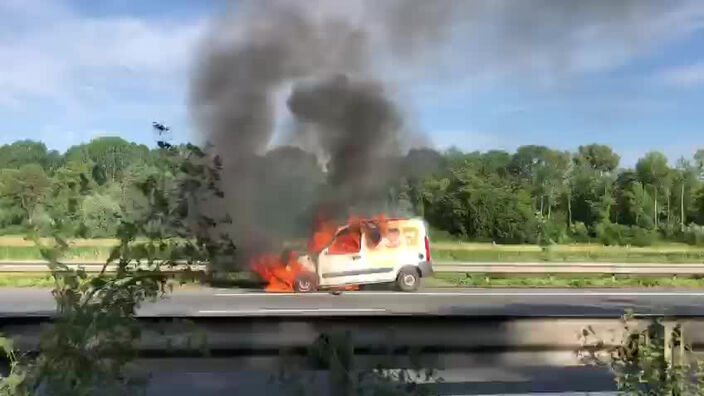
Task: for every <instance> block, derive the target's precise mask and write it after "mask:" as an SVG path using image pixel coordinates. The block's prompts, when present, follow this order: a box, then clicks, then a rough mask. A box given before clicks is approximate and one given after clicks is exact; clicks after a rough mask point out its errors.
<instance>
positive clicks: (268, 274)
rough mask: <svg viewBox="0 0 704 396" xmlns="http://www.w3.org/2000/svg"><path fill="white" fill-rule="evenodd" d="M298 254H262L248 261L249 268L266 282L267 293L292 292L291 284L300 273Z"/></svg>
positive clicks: (292, 252)
mask: <svg viewBox="0 0 704 396" xmlns="http://www.w3.org/2000/svg"><path fill="white" fill-rule="evenodd" d="M297 258H298V253H297V252H294V251H291V252H284V253H283V254H281V255H277V254H273V253H264V254H260V255H257V256H255V257H253V258H252V260H251V261H250V268H252V270H253V271H254V272H256V273H257V274H259V276H261V277H262V279H264V280H265V281H266V282H267V286H266V289H265V290H266V291H267V292H288V291H293V282H294V281H295V280H296V276H297V275H298V274H299V273H300V272H301V271H302V268H301V265H300V264H299V263H298V260H297Z"/></svg>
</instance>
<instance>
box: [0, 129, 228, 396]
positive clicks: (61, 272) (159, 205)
mask: <svg viewBox="0 0 704 396" xmlns="http://www.w3.org/2000/svg"><path fill="white" fill-rule="evenodd" d="M155 129H157V130H159V128H157V127H156V126H155ZM159 147H160V155H161V161H160V168H159V172H157V173H155V174H151V175H148V176H147V177H145V178H144V179H143V180H140V181H138V182H136V187H137V188H138V189H139V191H140V192H141V193H142V195H143V197H144V198H143V200H142V201H141V204H140V205H138V206H136V207H133V208H130V211H131V212H132V213H137V214H138V215H135V216H132V217H131V218H130V219H129V220H128V219H124V218H123V219H122V220H121V222H120V225H119V227H118V236H119V245H117V246H116V247H115V248H114V249H113V251H112V252H111V254H110V257H109V258H108V260H107V261H106V263H105V266H104V267H103V270H102V271H101V272H100V274H99V275H98V276H95V277H88V275H87V274H86V272H85V271H83V270H82V269H77V270H74V269H71V268H70V267H68V266H67V265H65V264H64V263H62V262H61V260H60V257H61V255H62V253H63V252H64V251H65V250H66V249H68V247H69V246H68V243H67V242H66V239H65V238H64V231H65V228H64V227H63V225H62V223H61V221H60V220H59V219H56V220H55V221H54V222H53V225H54V227H53V236H54V240H55V245H54V246H43V245H42V244H41V241H40V239H39V238H38V235H37V234H34V235H32V236H31V237H32V238H33V239H34V240H35V242H36V243H37V245H38V246H39V248H40V251H41V253H42V256H43V257H44V259H45V260H46V261H47V262H48V263H49V264H48V265H49V268H50V269H51V272H52V276H53V278H54V283H55V286H54V289H53V291H52V294H53V296H54V299H55V300H56V306H57V316H56V320H55V321H54V323H53V324H52V325H51V326H50V328H48V329H46V330H45V331H43V332H42V335H41V339H40V345H39V355H38V356H37V358H36V360H35V361H34V362H30V363H29V364H28V365H26V366H24V367H22V368H20V367H19V366H13V367H14V368H15V369H16V370H18V371H17V372H18V373H22V377H21V378H20V377H18V375H20V374H17V375H15V376H14V377H13V376H10V377H8V378H7V379H3V380H2V382H0V389H3V387H9V386H14V388H12V389H27V390H31V391H32V392H35V391H38V390H40V389H42V393H43V394H44V393H46V394H50V395H71V396H73V395H77V396H81V395H95V394H101V395H106V394H116V395H117V394H130V395H131V394H135V393H139V392H141V391H143V390H144V387H143V385H144V383H145V381H146V378H144V377H141V376H139V375H138V374H137V371H136V370H135V369H134V367H131V366H130V362H131V361H132V360H133V359H134V358H135V357H136V355H137V351H136V349H135V343H136V341H137V340H139V338H140V334H141V331H140V326H139V324H138V322H137V320H136V316H135V315H136V310H137V308H138V307H139V306H140V304H141V303H143V302H145V301H147V300H155V299H156V298H158V297H159V296H162V295H163V294H165V293H167V292H168V291H169V288H168V287H167V273H168V272H167V271H168V270H169V269H170V268H172V267H173V266H175V265H187V266H190V265H192V264H195V263H199V262H203V261H209V262H215V261H216V260H217V259H218V258H220V257H223V256H227V255H231V254H233V251H234V245H233V244H232V242H231V241H230V240H229V239H228V238H227V237H226V236H224V235H218V236H217V237H212V235H213V234H216V229H217V227H218V225H219V224H221V223H222V222H223V221H226V220H227V219H214V218H212V217H209V216H207V215H206V214H204V213H203V212H202V211H201V210H200V209H201V208H203V207H206V206H207V205H206V204H207V203H208V202H210V201H211V200H213V199H218V198H221V197H222V192H221V191H220V190H219V189H218V187H217V185H218V182H219V178H218V174H219V173H218V172H219V170H220V162H219V159H218V158H214V159H210V158H208V157H207V156H206V154H205V153H204V152H202V151H201V150H200V149H199V148H197V147H195V146H191V145H186V146H172V145H170V144H169V143H167V142H159ZM108 265H113V266H114V267H115V270H114V271H111V272H108V271H107V268H108ZM25 367H26V368H25ZM24 370H27V371H28V374H27V375H24V373H25V371H24ZM11 379H13V380H11ZM11 381H15V382H17V381H19V385H17V384H15V385H13V382H11ZM8 389H10V388H8ZM13 392H14V391H13ZM11 394H21V393H19V392H14V393H11Z"/></svg>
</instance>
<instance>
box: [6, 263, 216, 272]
mask: <svg viewBox="0 0 704 396" xmlns="http://www.w3.org/2000/svg"><path fill="white" fill-rule="evenodd" d="M65 264H66V266H67V267H68V268H70V269H74V270H75V269H78V268H82V269H83V270H84V271H86V272H89V273H98V272H100V271H102V270H103V267H104V266H105V263H104V262H96V261H91V262H70V263H65ZM131 268H132V269H137V268H139V269H144V270H148V269H149V267H148V266H147V265H146V264H142V265H132V266H131ZM116 269H117V265H115V264H109V265H108V266H107V267H105V271H106V272H114V271H115V270H116ZM189 269H190V270H191V271H205V270H206V269H207V266H206V265H205V264H193V265H190V266H189V265H186V264H177V265H172V266H168V267H167V266H164V267H163V268H161V270H162V271H166V272H183V271H186V270H189ZM3 272H5V273H13V272H15V273H17V272H36V273H43V272H47V273H48V272H49V268H48V267H47V263H46V262H44V261H13V262H9V261H8V262H2V261H0V273H3Z"/></svg>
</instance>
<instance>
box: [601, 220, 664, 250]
mask: <svg viewBox="0 0 704 396" xmlns="http://www.w3.org/2000/svg"><path fill="white" fill-rule="evenodd" d="M596 236H597V238H598V239H599V241H601V243H603V244H604V245H607V246H614V245H621V246H625V245H633V246H650V245H652V244H653V242H655V240H656V239H657V234H656V233H655V232H653V231H651V230H647V229H645V228H641V227H638V226H625V225H621V224H616V223H611V222H601V223H599V224H597V226H596Z"/></svg>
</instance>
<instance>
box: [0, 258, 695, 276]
mask: <svg viewBox="0 0 704 396" xmlns="http://www.w3.org/2000/svg"><path fill="white" fill-rule="evenodd" d="M104 264H105V263H102V262H71V263H67V266H68V267H69V268H72V269H76V268H79V267H80V268H83V269H84V270H85V271H86V272H91V273H96V272H100V271H101V270H102V269H103V266H104ZM143 268H144V269H148V268H147V267H143ZM115 269H116V266H115V265H113V264H111V265H108V266H107V268H106V271H107V272H111V271H114V270H115ZM187 269H190V270H191V271H206V270H207V265H205V264H195V265H191V266H188V265H186V264H179V265H175V266H171V267H168V268H166V269H164V268H162V270H166V271H169V272H181V271H185V270H187ZM433 269H434V270H435V272H464V273H486V274H622V275H700V274H701V275H704V263H701V264H700V263H690V264H681V263H595V262H574V263H572V262H533V263H497V262H437V263H434V264H433ZM3 272H4V273H13V272H15V273H18V272H36V273H42V272H49V270H48V268H47V266H46V263H45V262H44V261H13V262H10V261H4V262H3V261H0V273H3Z"/></svg>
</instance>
